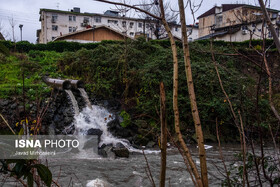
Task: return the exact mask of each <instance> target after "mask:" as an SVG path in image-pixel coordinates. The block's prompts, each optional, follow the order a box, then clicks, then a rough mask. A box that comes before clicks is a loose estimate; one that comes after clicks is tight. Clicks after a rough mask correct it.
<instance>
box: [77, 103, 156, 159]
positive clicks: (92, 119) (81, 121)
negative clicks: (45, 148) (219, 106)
mask: <svg viewBox="0 0 280 187" xmlns="http://www.w3.org/2000/svg"><path fill="white" fill-rule="evenodd" d="M114 118H115V116H114V115H113V114H111V113H110V112H109V111H108V110H106V109H105V108H103V107H101V106H97V105H92V110H91V109H90V108H88V107H86V108H84V109H83V110H82V112H81V113H79V115H77V116H75V120H74V126H75V132H74V134H76V135H86V133H87V131H88V130H89V129H91V128H93V129H100V130H101V131H102V132H103V134H102V135H101V138H100V143H99V146H101V145H102V144H106V145H108V144H113V146H116V144H117V143H121V144H123V145H124V146H125V147H126V148H127V149H128V150H129V151H130V152H139V153H142V150H139V149H135V148H133V147H132V146H131V145H130V143H129V141H128V140H126V139H119V138H116V137H114V136H113V135H112V134H111V133H110V132H109V130H108V128H107V123H108V122H110V121H112V120H113V119H114ZM145 153H147V154H149V153H160V151H155V150H145Z"/></svg>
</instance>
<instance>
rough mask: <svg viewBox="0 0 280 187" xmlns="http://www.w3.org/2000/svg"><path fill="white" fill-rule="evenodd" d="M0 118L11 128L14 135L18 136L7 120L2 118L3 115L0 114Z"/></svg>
mask: <svg viewBox="0 0 280 187" xmlns="http://www.w3.org/2000/svg"><path fill="white" fill-rule="evenodd" d="M0 116H1V118H2V119H3V121H4V122H5V123H6V125H7V126H8V127H9V129H10V130H11V131H12V133H13V134H14V135H16V133H15V131H14V130H13V129H12V127H11V126H10V125H9V123H8V122H7V121H6V120H5V118H4V117H3V116H2V114H0Z"/></svg>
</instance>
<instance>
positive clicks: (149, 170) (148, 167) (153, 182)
mask: <svg viewBox="0 0 280 187" xmlns="http://www.w3.org/2000/svg"><path fill="white" fill-rule="evenodd" d="M142 152H143V155H144V158H145V161H146V164H147V169H148V172H149V175H150V177H151V181H152V185H153V187H156V184H155V181H154V179H153V175H152V173H151V169H150V166H149V162H148V159H147V157H146V155H145V151H144V150H143V149H142Z"/></svg>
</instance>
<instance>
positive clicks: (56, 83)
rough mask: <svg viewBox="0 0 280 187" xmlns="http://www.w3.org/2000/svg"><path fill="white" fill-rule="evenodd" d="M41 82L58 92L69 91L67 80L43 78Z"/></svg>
mask: <svg viewBox="0 0 280 187" xmlns="http://www.w3.org/2000/svg"><path fill="white" fill-rule="evenodd" d="M43 81H44V82H45V83H46V84H47V85H49V86H51V87H53V88H56V89H58V90H69V89H71V82H70V81H69V80H60V79H52V78H49V77H43Z"/></svg>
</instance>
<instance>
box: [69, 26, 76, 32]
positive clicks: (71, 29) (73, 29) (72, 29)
mask: <svg viewBox="0 0 280 187" xmlns="http://www.w3.org/2000/svg"><path fill="white" fill-rule="evenodd" d="M76 30H77V27H69V32H76Z"/></svg>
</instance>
